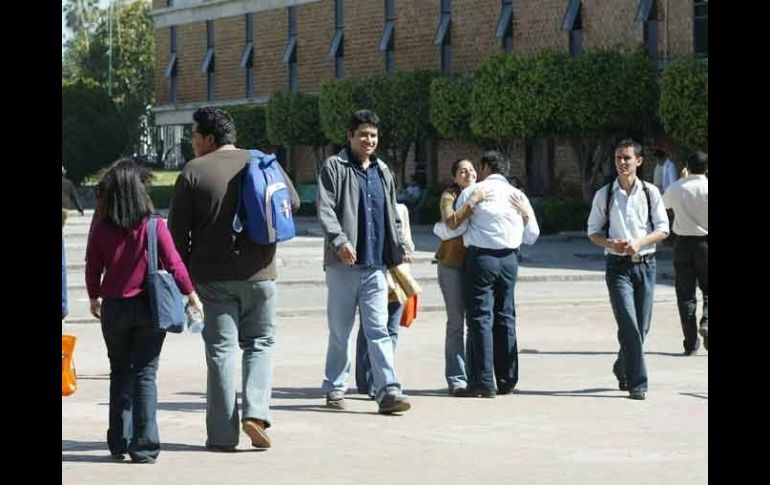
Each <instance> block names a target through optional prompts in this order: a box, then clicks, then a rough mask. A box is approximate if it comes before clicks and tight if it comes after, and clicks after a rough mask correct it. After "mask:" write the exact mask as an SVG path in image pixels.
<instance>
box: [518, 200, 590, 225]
mask: <svg viewBox="0 0 770 485" xmlns="http://www.w3.org/2000/svg"><path fill="white" fill-rule="evenodd" d="M532 206H533V207H532V208H533V209H534V210H535V217H537V223H538V225H539V226H540V233H541V234H554V233H557V232H561V231H583V230H585V228H586V221H588V214H589V213H590V211H591V206H590V205H589V204H587V203H585V202H583V201H582V200H579V199H561V198H555V197H545V198H542V199H533V200H532Z"/></svg>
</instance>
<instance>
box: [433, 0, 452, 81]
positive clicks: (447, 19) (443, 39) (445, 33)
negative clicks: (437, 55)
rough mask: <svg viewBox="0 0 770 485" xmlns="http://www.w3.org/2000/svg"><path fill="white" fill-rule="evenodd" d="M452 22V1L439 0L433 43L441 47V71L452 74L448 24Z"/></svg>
mask: <svg viewBox="0 0 770 485" xmlns="http://www.w3.org/2000/svg"><path fill="white" fill-rule="evenodd" d="M451 20H452V1H451V0H441V10H440V17H439V21H438V27H437V28H436V35H435V36H434V37H433V43H434V44H435V45H440V46H441V71H442V72H444V73H446V74H449V73H450V72H452V35H451V32H450V30H451V29H450V24H451Z"/></svg>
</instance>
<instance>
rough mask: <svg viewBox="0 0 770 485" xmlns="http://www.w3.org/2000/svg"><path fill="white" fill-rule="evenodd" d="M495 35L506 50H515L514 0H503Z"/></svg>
mask: <svg viewBox="0 0 770 485" xmlns="http://www.w3.org/2000/svg"><path fill="white" fill-rule="evenodd" d="M495 37H497V38H498V39H500V43H501V44H502V46H503V49H505V51H506V52H511V51H512V50H513V0H503V1H502V6H501V7H500V16H499V17H498V18H497V31H496V32H495Z"/></svg>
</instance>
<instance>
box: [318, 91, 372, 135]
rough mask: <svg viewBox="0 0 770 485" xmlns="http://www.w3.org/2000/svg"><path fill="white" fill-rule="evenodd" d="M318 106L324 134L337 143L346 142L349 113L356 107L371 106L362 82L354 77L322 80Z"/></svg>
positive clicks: (356, 108)
mask: <svg viewBox="0 0 770 485" xmlns="http://www.w3.org/2000/svg"><path fill="white" fill-rule="evenodd" d="M318 106H319V109H320V117H321V129H322V131H323V133H324V135H326V138H327V139H329V140H330V141H331V142H332V143H336V144H338V145H344V144H345V142H346V136H347V135H346V134H347V130H348V122H349V121H350V115H352V114H353V112H354V111H356V110H358V109H363V108H369V107H371V106H370V104H369V101H368V100H367V99H366V90H365V87H364V83H363V82H362V81H359V80H356V79H344V80H327V81H324V82H323V84H321V93H320V94H319V97H318Z"/></svg>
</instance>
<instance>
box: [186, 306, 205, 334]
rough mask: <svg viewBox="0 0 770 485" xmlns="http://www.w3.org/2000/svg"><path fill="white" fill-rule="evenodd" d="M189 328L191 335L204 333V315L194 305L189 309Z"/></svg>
mask: <svg viewBox="0 0 770 485" xmlns="http://www.w3.org/2000/svg"><path fill="white" fill-rule="evenodd" d="M187 328H189V329H190V332H191V333H201V332H202V331H203V315H201V312H199V311H198V309H197V308H195V307H194V306H192V305H190V306H188V307H187Z"/></svg>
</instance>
